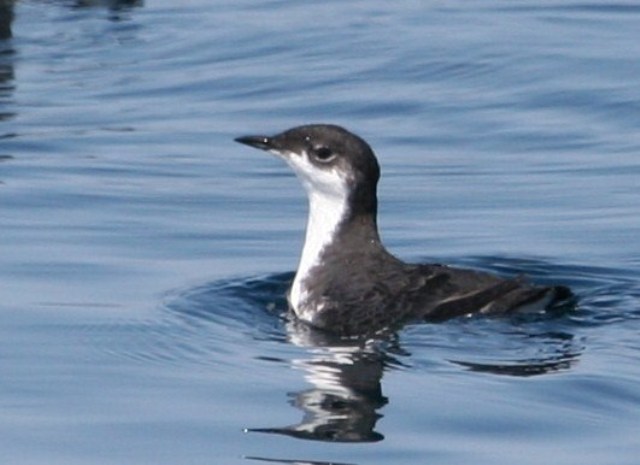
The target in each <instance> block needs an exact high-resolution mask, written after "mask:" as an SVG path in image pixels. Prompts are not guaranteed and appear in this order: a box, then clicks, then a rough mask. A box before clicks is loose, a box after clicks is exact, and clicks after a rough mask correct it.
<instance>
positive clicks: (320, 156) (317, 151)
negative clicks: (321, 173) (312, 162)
mask: <svg viewBox="0 0 640 465" xmlns="http://www.w3.org/2000/svg"><path fill="white" fill-rule="evenodd" d="M335 156H336V154H335V153H333V150H331V149H330V148H329V147H316V148H314V149H313V157H314V158H315V159H316V160H318V161H319V162H322V163H328V162H330V161H331V160H333V159H334V158H335Z"/></svg>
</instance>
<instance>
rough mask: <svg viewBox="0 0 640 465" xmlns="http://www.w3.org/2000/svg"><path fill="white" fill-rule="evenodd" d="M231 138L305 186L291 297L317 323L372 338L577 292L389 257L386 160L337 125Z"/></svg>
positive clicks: (542, 303)
mask: <svg viewBox="0 0 640 465" xmlns="http://www.w3.org/2000/svg"><path fill="white" fill-rule="evenodd" d="M235 141H236V142H239V143H241V144H245V145H248V146H250V147H254V148H257V149H261V150H265V151H268V152H270V153H272V154H275V155H276V156H277V157H279V158H281V159H282V160H284V161H285V162H286V163H287V164H288V165H289V166H290V167H291V168H292V169H293V171H294V173H295V174H296V175H297V177H298V178H299V180H300V181H301V183H302V185H303V187H304V189H305V190H306V193H307V197H308V204H309V214H308V218H307V226H306V233H305V239H304V246H303V249H302V254H301V256H300V262H299V264H298V268H297V271H296V273H295V276H294V279H293V282H292V284H291V287H290V289H289V291H288V293H287V300H288V304H289V308H290V310H291V311H292V312H293V314H294V315H295V318H297V319H299V320H300V321H302V322H303V323H305V324H307V325H309V326H311V327H313V328H314V329H318V330H321V331H325V332H329V333H332V334H336V335H339V336H346V337H361V336H372V335H375V334H379V333H381V332H385V331H390V330H395V329H397V328H400V327H402V326H403V325H405V324H407V323H410V322H418V321H425V322H441V321H445V320H448V319H452V318H456V317H461V316H467V315H473V314H484V315H503V314H509V313H511V312H513V311H516V310H519V309H523V308H529V309H530V308H532V307H533V308H536V309H545V308H549V307H551V306H553V305H554V304H556V303H558V302H560V301H564V300H567V299H568V298H569V296H570V295H571V291H570V290H569V289H568V288H566V287H564V286H540V285H534V284H530V283H529V282H528V281H527V280H526V279H525V278H524V277H522V276H519V277H515V278H502V277H499V276H496V275H493V274H491V273H487V272H484V271H476V270H471V269H464V268H458V267H453V266H447V265H443V264H438V263H435V264H429V263H407V262H404V261H402V260H400V259H399V258H397V257H396V256H394V255H393V254H391V253H390V252H389V251H388V250H387V248H386V247H385V246H384V245H383V243H382V240H381V238H380V234H379V231H378V226H377V209H378V198H377V185H378V181H379V179H380V166H379V164H378V161H377V159H376V156H375V154H374V152H373V150H372V148H371V147H370V145H369V144H368V143H367V142H366V141H365V140H364V139H362V138H361V137H359V136H358V135H356V134H354V133H352V132H350V131H348V130H347V129H345V128H343V127H341V126H338V125H334V124H307V125H302V126H297V127H293V128H291V129H288V130H285V131H284V132H281V133H278V134H276V135H271V136H267V135H248V136H242V137H238V138H236V139H235Z"/></svg>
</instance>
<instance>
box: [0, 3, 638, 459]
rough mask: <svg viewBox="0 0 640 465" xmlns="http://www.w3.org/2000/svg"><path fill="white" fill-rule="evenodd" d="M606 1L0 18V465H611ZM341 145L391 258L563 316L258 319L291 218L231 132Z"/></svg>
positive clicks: (617, 257)
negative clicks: (314, 137)
mask: <svg viewBox="0 0 640 465" xmlns="http://www.w3.org/2000/svg"><path fill="white" fill-rule="evenodd" d="M639 23H640V7H638V6H637V5H636V4H635V3H634V2H618V3H609V2H601V3H598V2H590V3H574V2H560V1H545V2H532V1H519V2H497V1H493V2H476V3H469V2H461V1H454V2H411V1H402V2H393V3H389V2H359V1H346V2H321V3H318V4H314V5H311V4H309V3H308V2H305V3H303V2H290V1H269V2H255V1H248V0H246V1H240V2H238V1H236V2H216V3H215V5H214V4H212V3H211V2H205V1H197V0H196V1H192V2H184V4H177V3H176V2H166V1H153V2H144V3H143V2H135V1H134V2H117V1H103V2H98V1H95V2H73V1H48V2H44V1H29V0H24V1H21V2H15V3H13V2H9V1H6V0H5V1H3V2H0V36H1V37H2V39H0V227H1V231H2V233H1V234H2V240H1V241H0V282H1V283H2V284H1V285H0V297H1V298H0V360H1V363H0V379H1V380H2V381H0V406H1V408H0V411H1V412H2V414H1V416H0V456H1V457H2V458H3V462H4V463H29V464H34V463H47V464H56V463H64V464H74V463H78V464H80V463H82V464H121V463H136V464H144V463H149V464H151V463H153V464H162V463H186V464H204V463H207V464H209V463H224V464H234V463H238V464H248V463H265V461H266V463H269V462H271V463H274V462H275V463H316V464H320V463H342V464H344V463H349V464H368V463H394V464H397V463H418V462H426V461H428V462H430V463H447V464H450V463H463V462H472V461H473V462H475V463H492V464H500V463H505V464H506V463H513V462H514V461H518V462H519V463H525V464H527V463H531V464H533V463H536V464H537V463H541V462H550V463H561V464H573V463H576V464H577V463H580V464H598V465H601V464H608V463H610V464H616V465H620V464H635V463H636V462H637V456H638V454H639V453H640V442H639V441H638V439H637V437H638V434H637V430H638V424H639V423H640V389H638V386H639V383H638V381H639V380H640V368H639V367H640V363H639V362H640V343H639V342H638V334H639V331H640V285H639V284H638V278H639V276H640V241H639V240H638V237H640V219H639V214H640V206H639V205H640V202H639V201H638V199H639V195H638V194H640V187H639V186H638V178H639V176H640V161H638V156H637V153H638V152H639V151H640V135H639V133H638V130H637V128H638V127H640V94H639V93H638V89H639V88H640V77H639V76H640V48H638V46H637V44H638V42H639V40H640V32H638V31H640V27H639ZM316 121H327V122H334V123H338V124H343V125H345V126H347V127H349V128H350V129H352V130H354V131H355V132H357V133H359V134H361V135H362V136H363V137H365V138H366V139H367V140H369V141H370V142H371V144H372V145H373V146H374V148H375V150H376V152H377V154H378V156H379V159H380V162H381V164H382V167H383V180H382V184H381V186H380V198H381V207H380V210H381V211H380V215H381V217H380V225H381V229H382V234H383V236H384V239H385V242H386V244H387V245H388V246H389V248H390V249H391V250H393V251H394V252H395V253H396V254H397V255H399V256H401V257H403V258H404V259H407V260H411V261H421V260H434V261H439V262H446V263H451V264H456V265H460V266H466V267H472V268H477V269H484V270H489V271H492V272H495V273H499V274H502V275H505V276H510V275H515V274H519V273H526V274H528V275H529V276H531V277H532V279H534V280H535V281H538V282H543V283H551V282H554V283H561V284H566V285H569V286H571V287H572V289H573V290H574V291H575V292H576V294H577V295H578V298H579V303H578V306H577V308H576V309H575V310H572V311H568V312H558V313H556V314H549V315H534V316H527V317H514V318H504V319H491V318H490V319H487V318H470V319H463V320H455V321H450V322H446V323H443V324H438V325H416V326H411V327H408V328H405V329H404V330H403V331H401V332H399V333H398V334H397V335H392V336H390V337H389V338H387V339H384V340H379V341H373V342H371V343H370V344H368V345H367V346H366V347H359V346H357V344H355V343H354V342H353V341H340V340H331V339H327V338H325V337H321V336H320V335H318V334H315V333H313V332H312V331H309V330H308V329H305V328H303V327H300V326H298V325H295V324H294V323H293V322H288V321H286V320H285V319H284V318H283V317H282V313H283V310H284V308H285V303H284V300H283V293H284V290H285V289H286V286H287V283H288V282H289V280H290V278H291V273H292V271H293V270H294V268H295V266H296V262H297V258H298V254H299V250H300V247H301V240H302V230H303V228H304V221H305V214H306V206H305V201H304V197H303V194H302V191H301V189H300V186H299V185H298V183H297V181H296V180H295V179H294V177H293V176H292V174H291V173H289V171H288V169H287V168H286V167H284V166H283V165H282V164H281V163H280V162H279V161H278V160H274V159H272V158H271V157H269V156H265V155H264V154H261V153H258V152H252V151H249V150H248V149H246V148H243V147H242V146H239V145H237V144H234V143H233V141H232V139H233V137H235V136H238V135H242V134H247V133H255V132H276V131H279V130H282V129H285V128H288V127H290V126H294V125H297V124H301V123H306V122H316Z"/></svg>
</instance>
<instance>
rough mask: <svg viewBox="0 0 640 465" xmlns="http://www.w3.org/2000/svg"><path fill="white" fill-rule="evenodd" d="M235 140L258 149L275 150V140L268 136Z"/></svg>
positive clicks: (243, 137)
mask: <svg viewBox="0 0 640 465" xmlns="http://www.w3.org/2000/svg"><path fill="white" fill-rule="evenodd" d="M234 140H235V141H236V142H240V143H241V144H245V145H248V146H250V147H255V148H257V149H262V150H271V149H272V148H273V139H272V138H271V137H268V136H242V137H237V138H235V139H234Z"/></svg>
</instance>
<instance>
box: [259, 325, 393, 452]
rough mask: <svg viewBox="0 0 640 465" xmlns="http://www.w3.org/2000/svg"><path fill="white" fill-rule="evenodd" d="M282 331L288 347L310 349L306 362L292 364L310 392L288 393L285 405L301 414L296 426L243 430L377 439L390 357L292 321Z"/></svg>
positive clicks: (329, 438)
mask: <svg viewBox="0 0 640 465" xmlns="http://www.w3.org/2000/svg"><path fill="white" fill-rule="evenodd" d="M287 329H288V333H289V338H290V340H291V341H292V342H293V343H295V344H296V345H299V346H305V347H308V348H309V350H310V352H309V353H310V357H309V358H308V359H302V360H294V361H293V362H292V363H293V365H294V366H295V367H296V368H298V369H300V370H302V371H303V372H304V373H305V375H304V376H305V379H306V380H307V381H308V382H309V383H310V384H311V386H312V387H311V388H310V389H306V390H304V391H299V392H292V393H289V397H290V404H291V405H293V406H294V407H296V408H298V409H300V410H302V411H303V412H304V415H303V417H302V419H301V421H300V422H299V423H298V424H296V425H290V426H284V427H271V428H253V429H250V430H249V431H253V432H262V433H276V434H283V435H287V436H291V437H295V438H299V439H309V440H318V441H331V442H375V441H380V440H382V439H383V438H384V436H383V435H382V434H380V433H378V432H377V431H376V430H375V427H376V422H377V421H378V419H380V418H381V416H382V415H381V414H380V413H379V412H378V410H379V409H380V408H381V407H383V406H384V405H385V404H386V403H387V398H386V397H385V396H384V395H383V394H382V387H381V383H380V381H381V379H382V374H383V371H384V368H385V365H386V364H387V363H389V360H390V357H389V356H388V355H386V354H385V352H384V351H382V350H380V348H379V346H378V345H377V344H371V343H370V341H359V340H348V339H347V340H344V339H343V340H341V339H338V338H333V337H332V336H330V335H327V334H325V333H322V332H319V331H314V330H312V329H310V328H308V327H304V325H301V324H296V323H295V322H291V323H289V325H288V328H287Z"/></svg>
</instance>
